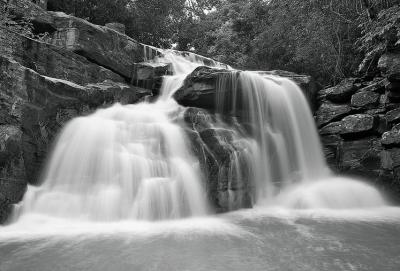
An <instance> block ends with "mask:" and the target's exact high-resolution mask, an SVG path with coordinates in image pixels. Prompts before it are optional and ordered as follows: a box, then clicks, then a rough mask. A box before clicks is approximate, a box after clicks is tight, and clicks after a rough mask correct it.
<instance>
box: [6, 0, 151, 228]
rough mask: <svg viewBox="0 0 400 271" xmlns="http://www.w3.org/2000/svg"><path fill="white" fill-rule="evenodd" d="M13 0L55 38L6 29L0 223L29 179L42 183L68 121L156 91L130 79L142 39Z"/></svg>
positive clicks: (14, 6)
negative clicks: (46, 163) (39, 38)
mask: <svg viewBox="0 0 400 271" xmlns="http://www.w3.org/2000/svg"><path fill="white" fill-rule="evenodd" d="M40 3H42V4H43V5H45V3H46V1H40ZM9 7H10V10H11V12H12V13H14V14H15V15H16V16H20V17H23V16H25V17H29V18H30V19H31V20H32V22H33V24H34V27H35V29H34V30H35V32H39V33H40V32H42V31H49V32H50V33H53V34H54V38H52V39H50V40H48V42H47V43H44V42H40V41H37V40H32V39H30V38H27V37H23V36H20V35H18V34H17V33H12V32H5V31H6V30H2V33H1V34H2V35H1V36H0V44H2V46H3V47H4V46H6V48H2V52H4V53H5V54H4V55H0V223H1V222H4V221H5V219H6V218H7V216H8V214H9V212H10V210H11V205H12V204H14V203H17V202H19V201H20V200H21V198H22V196H23V194H24V192H25V189H26V186H27V184H28V183H29V184H33V185H37V184H38V181H39V178H38V176H39V173H40V171H41V169H42V168H43V162H44V160H45V159H46V156H47V153H48V151H49V148H50V146H51V143H52V141H53V139H54V137H55V136H56V134H57V133H58V132H59V130H60V129H61V128H62V126H63V125H64V124H65V122H67V121H69V120H70V119H72V118H74V117H76V116H80V115H85V114H88V113H90V112H92V111H94V110H96V109H97V108H101V107H104V106H108V105H111V104H113V103H116V102H119V103H123V104H129V103H136V102H138V101H140V100H142V98H143V97H145V96H149V95H152V92H151V90H148V89H143V88H140V87H136V86H133V85H130V84H128V83H127V80H126V79H127V78H129V76H130V75H131V73H132V67H133V65H134V61H137V60H139V59H140V61H142V56H141V54H142V53H141V51H140V52H139V51H136V49H138V48H139V47H138V46H136V45H138V44H139V43H137V42H135V41H134V40H131V39H130V38H128V37H127V36H125V35H124V34H122V33H118V32H116V31H115V30H112V29H110V28H109V27H100V26H95V25H91V24H89V23H88V22H86V21H84V20H81V19H78V18H74V17H72V16H67V15H64V14H59V13H51V12H47V11H45V10H43V9H41V8H40V7H39V6H37V5H35V4H34V3H32V2H31V1H28V0H11V1H9ZM63 33H64V34H65V36H62V35H63ZM71 33H72V34H74V35H72V34H71ZM3 34H4V35H3ZM61 37H63V39H61ZM10 41H11V42H10ZM72 41H73V42H72ZM3 49H4V50H3ZM138 50H143V47H142V48H140V49H138ZM140 61H137V62H140ZM108 67H109V68H108ZM112 70H116V72H114V71H112ZM128 82H130V80H129V81H128Z"/></svg>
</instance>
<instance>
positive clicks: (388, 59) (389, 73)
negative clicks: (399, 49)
mask: <svg viewBox="0 0 400 271" xmlns="http://www.w3.org/2000/svg"><path fill="white" fill-rule="evenodd" d="M378 68H379V69H380V71H381V73H382V75H383V76H385V77H387V78H388V79H389V81H392V82H399V81H400V53H386V54H384V55H383V56H381V58H380V59H379V62H378Z"/></svg>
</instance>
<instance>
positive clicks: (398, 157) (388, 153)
mask: <svg viewBox="0 0 400 271" xmlns="http://www.w3.org/2000/svg"><path fill="white" fill-rule="evenodd" d="M381 163H382V168H384V169H388V170H393V169H394V168H396V167H399V166H400V149H398V148H393V149H389V150H383V151H382V152H381Z"/></svg>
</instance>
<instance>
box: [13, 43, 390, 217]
mask: <svg viewBox="0 0 400 271" xmlns="http://www.w3.org/2000/svg"><path fill="white" fill-rule="evenodd" d="M148 49H150V50H149V51H150V52H151V51H152V48H148ZM162 54H163V55H162V56H159V55H158V56H157V54H156V53H151V57H152V58H153V56H154V59H153V61H155V62H168V63H171V65H172V69H173V71H174V75H173V76H166V77H165V78H164V80H163V85H162V88H161V94H160V97H159V98H158V100H157V101H156V102H154V103H147V102H143V103H140V104H136V105H126V106H122V105H120V104H116V105H114V106H112V107H110V108H108V109H101V110H98V111H97V112H95V113H94V114H92V115H90V116H87V117H79V118H76V119H74V120H72V121H71V122H70V123H69V124H68V125H67V126H66V127H65V128H64V129H63V131H62V133H61V135H60V137H59V138H58V140H57V145H56V147H55V150H54V152H53V155H52V157H51V159H50V160H49V161H50V162H49V164H48V166H47V171H46V173H45V175H44V179H43V181H44V184H43V185H42V186H41V187H39V188H30V189H29V191H28V192H27V195H26V196H25V198H24V201H23V204H22V208H21V209H20V210H19V214H20V215H21V216H24V215H28V214H42V215H48V216H55V217H66V218H75V219H87V220H100V221H116V220H122V219H145V220H160V219H171V218H179V217H186V216H197V215H204V214H206V213H207V209H208V208H207V203H206V196H205V191H204V190H203V187H202V181H201V176H202V174H201V172H200V168H199V162H198V161H197V160H196V158H195V157H194V156H193V155H192V154H191V151H190V147H189V146H188V142H187V139H186V137H185V134H184V131H183V129H182V128H181V127H180V126H179V125H178V124H176V123H175V119H176V118H177V117H178V115H179V114H180V113H181V111H182V110H183V109H182V107H180V106H179V105H178V104H177V103H176V102H175V101H174V100H173V99H172V96H173V94H174V92H175V91H176V90H177V89H178V88H180V87H181V86H182V84H183V82H184V79H185V78H186V76H187V75H188V74H189V73H190V72H192V71H193V70H194V69H195V68H197V67H198V66H201V65H204V64H205V63H206V62H207V64H208V65H210V66H214V67H219V68H229V67H227V66H223V65H221V64H220V63H217V62H212V61H211V60H209V59H206V58H199V57H197V56H195V55H193V54H190V53H188V54H186V55H185V56H183V55H179V54H177V53H176V52H175V51H162ZM147 55H149V53H146V58H147ZM216 105H217V112H219V113H223V112H226V111H229V112H230V113H231V114H233V115H235V116H238V118H239V119H240V122H241V123H242V124H244V125H247V126H248V127H250V128H249V129H248V131H249V136H248V137H247V138H246V137H245V136H242V137H241V138H240V135H243V133H235V137H236V139H235V140H236V141H237V142H242V143H240V144H239V145H240V146H241V147H238V150H233V151H232V155H231V159H232V160H233V161H232V163H231V164H232V168H231V169H229V170H228V174H230V176H236V178H238V176H242V172H241V168H240V167H241V164H243V162H241V161H243V159H246V163H247V165H251V171H252V172H251V177H250V179H251V181H252V182H253V183H254V184H255V199H256V203H257V204H264V203H268V204H271V203H274V204H276V203H278V204H281V205H285V206H289V207H312V208H316V207H317V208H318V207H324V208H336V207H340V208H347V207H364V206H380V205H384V204H385V201H384V199H383V197H382V196H381V195H380V194H379V193H378V192H377V191H376V190H375V189H374V188H372V187H370V186H368V185H366V184H364V183H361V182H358V181H355V180H349V179H344V178H342V179H337V178H334V177H332V176H331V175H330V173H329V170H328V169H327V166H326V164H325V163H324V158H323V155H322V151H321V146H320V143H319V139H318V134H317V131H316V128H315V124H314V121H313V119H312V115H311V112H310V110H309V107H308V104H307V101H306V99H305V97H304V95H303V94H302V92H301V90H300V89H299V88H298V87H297V85H296V84H295V83H293V82H292V81H290V80H288V79H284V78H280V77H277V76H270V75H268V76H262V75H260V74H257V73H256V72H240V71H233V70H231V71H230V72H229V73H221V75H220V76H219V78H218V82H217V95H216ZM239 145H238V146H239ZM240 152H242V153H240ZM221 172H222V174H226V172H225V171H221ZM229 172H230V173H229ZM235 181H236V182H240V180H235ZM230 183H231V181H230ZM228 186H231V185H230V184H229V185H228Z"/></svg>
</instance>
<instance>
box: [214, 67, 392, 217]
mask: <svg viewBox="0 0 400 271" xmlns="http://www.w3.org/2000/svg"><path fill="white" fill-rule="evenodd" d="M217 91H218V92H217V97H216V106H217V110H218V111H219V112H220V113H229V114H232V115H234V116H238V117H239V118H240V119H241V121H242V122H244V123H246V124H247V125H248V126H249V130H250V135H251V138H250V139H249V140H250V141H251V140H253V139H255V140H256V142H257V143H258V146H257V148H256V149H253V155H252V157H251V158H250V159H251V162H250V164H253V165H254V166H253V169H254V172H253V176H252V178H253V183H255V186H256V188H255V193H256V195H255V197H256V203H257V204H258V205H276V204H278V205H282V206H285V207H288V208H334V209H335V208H340V209H342V208H369V207H378V206H385V205H386V204H387V203H386V201H385V199H384V197H383V196H382V195H381V193H380V192H379V191H378V190H376V189H375V188H374V187H372V186H370V185H368V184H366V183H363V182H361V181H358V180H353V179H350V178H345V177H340V178H335V177H334V176H333V175H332V174H331V172H330V170H329V169H328V166H327V164H326V162H325V158H324V156H323V153H322V146H321V144H320V141H319V136H318V132H317V129H316V126H315V122H314V119H313V116H312V113H311V110H310V108H309V105H308V102H307V100H306V98H305V95H304V94H303V92H302V90H301V89H300V88H299V87H298V86H297V85H296V84H295V83H294V82H292V81H291V80H289V79H286V78H282V77H279V76H273V75H268V76H262V75H260V74H259V73H257V72H247V71H246V72H241V71H236V72H231V73H226V74H222V75H221V76H220V77H219V80H218V84H217ZM250 141H249V142H250Z"/></svg>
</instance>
